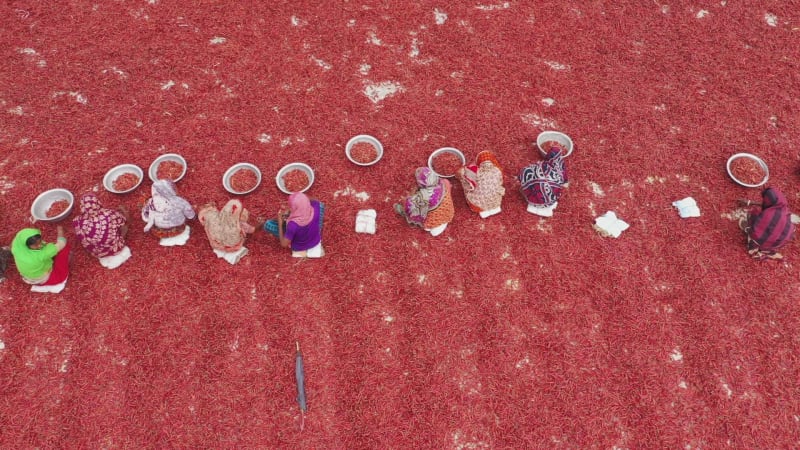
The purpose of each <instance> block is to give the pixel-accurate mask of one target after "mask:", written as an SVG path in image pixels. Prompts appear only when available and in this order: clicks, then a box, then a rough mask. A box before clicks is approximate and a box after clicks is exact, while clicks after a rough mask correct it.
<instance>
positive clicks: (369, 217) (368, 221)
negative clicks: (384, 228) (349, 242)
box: [356, 209, 378, 234]
mask: <svg viewBox="0 0 800 450" xmlns="http://www.w3.org/2000/svg"><path fill="white" fill-rule="evenodd" d="M377 217H378V213H377V212H376V211H375V210H374V209H362V210H361V211H359V212H358V214H356V233H367V234H375V231H376V229H377V224H376V223H375V219H376V218H377Z"/></svg>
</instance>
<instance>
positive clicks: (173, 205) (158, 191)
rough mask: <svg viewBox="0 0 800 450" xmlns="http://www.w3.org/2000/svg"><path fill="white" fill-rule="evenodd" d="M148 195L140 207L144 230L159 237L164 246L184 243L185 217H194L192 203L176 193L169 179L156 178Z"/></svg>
mask: <svg viewBox="0 0 800 450" xmlns="http://www.w3.org/2000/svg"><path fill="white" fill-rule="evenodd" d="M150 192H151V195H152V197H150V198H149V199H148V200H147V202H146V203H145V204H144V207H143V208H142V220H144V222H145V223H146V225H145V227H144V232H145V233H147V232H148V231H149V232H150V234H152V235H154V236H155V237H157V238H159V239H160V241H159V243H160V244H161V245H163V246H165V247H170V246H174V245H184V244H186V241H188V240H189V233H190V232H191V230H190V229H189V225H186V220H187V219H194V216H195V213H194V209H193V208H192V205H190V204H189V202H187V201H186V199H184V198H183V197H181V196H179V195H178V191H177V189H176V188H175V183H174V182H173V181H171V180H156V181H154V182H153V187H152V188H151V190H150Z"/></svg>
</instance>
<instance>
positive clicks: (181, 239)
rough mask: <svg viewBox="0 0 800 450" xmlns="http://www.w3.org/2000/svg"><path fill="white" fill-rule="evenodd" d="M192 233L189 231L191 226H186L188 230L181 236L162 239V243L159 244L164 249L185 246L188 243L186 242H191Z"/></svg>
mask: <svg viewBox="0 0 800 450" xmlns="http://www.w3.org/2000/svg"><path fill="white" fill-rule="evenodd" d="M190 232H191V230H190V229H189V225H186V229H185V230H183V232H182V233H181V234H179V235H177V236H172V237H168V238H163V239H161V241H159V243H160V244H161V245H163V246H164V247H173V246H176V245H183V244H185V243H186V241H188V240H189V234H190Z"/></svg>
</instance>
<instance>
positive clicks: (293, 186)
mask: <svg viewBox="0 0 800 450" xmlns="http://www.w3.org/2000/svg"><path fill="white" fill-rule="evenodd" d="M282 178H283V187H284V188H286V190H287V191H289V192H300V191H302V190H303V189H305V188H306V186H308V182H309V179H308V175H307V174H306V173H305V172H303V171H302V170H300V169H292V170H290V171H288V172H286V173H285V174H283V177H282Z"/></svg>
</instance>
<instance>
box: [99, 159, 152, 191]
mask: <svg viewBox="0 0 800 450" xmlns="http://www.w3.org/2000/svg"><path fill="white" fill-rule="evenodd" d="M143 177H144V171H143V170H142V168H141V167H139V166H137V165H136V164H120V165H118V166H116V167H112V168H111V169H109V171H108V172H106V175H105V176H104V177H103V187H104V188H106V190H107V191H108V192H112V193H114V194H125V193H128V192H131V191H133V190H134V189H136V188H137V187H139V185H140V184H142V178H143Z"/></svg>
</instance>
